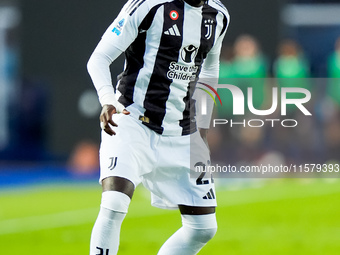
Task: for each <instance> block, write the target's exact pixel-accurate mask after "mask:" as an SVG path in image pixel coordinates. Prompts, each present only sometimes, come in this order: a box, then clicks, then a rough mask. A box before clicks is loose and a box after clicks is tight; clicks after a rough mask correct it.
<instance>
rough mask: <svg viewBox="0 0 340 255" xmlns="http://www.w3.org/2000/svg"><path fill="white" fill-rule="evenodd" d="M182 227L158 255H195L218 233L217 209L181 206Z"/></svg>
mask: <svg viewBox="0 0 340 255" xmlns="http://www.w3.org/2000/svg"><path fill="white" fill-rule="evenodd" d="M179 210H180V212H181V215H182V227H181V228H180V229H179V230H178V231H177V232H176V233H174V234H173V235H172V236H171V237H170V238H169V239H168V240H167V241H166V242H165V243H164V244H163V246H162V247H161V249H160V250H159V252H158V255H194V254H197V253H198V252H199V251H200V250H201V249H202V248H203V246H204V245H205V244H206V243H207V242H208V241H209V240H210V239H211V238H213V236H214V235H215V233H216V230H217V223H216V216H215V207H193V206H185V205H179Z"/></svg>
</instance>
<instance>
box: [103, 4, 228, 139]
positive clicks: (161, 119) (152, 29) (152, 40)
mask: <svg viewBox="0 0 340 255" xmlns="http://www.w3.org/2000/svg"><path fill="white" fill-rule="evenodd" d="M228 22H229V15H228V12H227V10H226V9H225V7H224V6H223V4H221V2H219V1H218V0H209V1H207V2H206V3H205V4H204V5H203V6H201V7H193V6H191V5H189V4H187V3H185V2H184V1H182V0H170V1H169V0H166V1H164V0H161V1H160V0H130V1H128V2H127V3H126V4H125V6H124V8H123V9H122V11H121V13H120V14H119V15H118V17H117V18H116V20H115V21H114V22H113V23H112V25H111V26H110V27H109V29H108V30H107V31H106V32H105V34H104V36H103V38H104V37H110V39H111V40H112V43H113V45H115V47H116V48H118V49H120V50H121V51H125V57H126V62H125V69H124V73H123V76H122V78H121V79H120V81H119V84H118V87H117V88H118V91H117V93H118V94H119V99H118V101H119V102H120V103H122V104H123V105H124V106H125V107H126V108H127V109H128V110H129V111H130V112H131V114H133V115H135V116H140V120H142V121H143V124H145V125H146V126H148V127H149V128H151V129H153V130H154V131H155V132H157V133H159V134H163V135H187V134H190V133H192V132H194V131H195V130H196V126H195V125H194V113H193V112H192V111H193V109H194V108H195V106H194V103H195V102H194V100H193V99H192V94H193V91H194V89H195V85H196V82H197V79H198V77H199V74H200V73H201V71H202V68H204V64H203V63H204V61H205V59H206V58H209V55H214V54H215V55H216V54H218V55H219V52H220V48H221V44H222V39H223V37H224V34H225V31H226V28H227V25H228ZM202 64H203V65H202ZM217 74H218V70H217ZM216 78H217V77H216Z"/></svg>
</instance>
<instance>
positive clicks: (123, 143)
mask: <svg viewBox="0 0 340 255" xmlns="http://www.w3.org/2000/svg"><path fill="white" fill-rule="evenodd" d="M228 23H229V14H228V12H227V10H226V9H225V7H224V6H223V4H222V3H221V2H220V1H219V0H208V1H201V0H184V1H183V0H129V1H128V2H127V3H126V4H125V5H124V7H123V9H122V10H121V12H120V13H119V15H118V17H117V18H116V19H115V20H114V22H113V23H112V24H111V25H110V26H109V28H108V29H107V30H106V32H105V33H104V35H103V37H102V39H101V41H100V42H99V44H98V46H97V47H96V49H95V50H94V52H93V54H92V55H91V57H90V60H89V62H88V71H89V73H90V76H91V78H92V81H93V83H94V86H95V88H96V90H97V92H98V97H99V101H100V103H101V105H102V112H101V114H100V122H101V123H100V124H101V128H102V141H101V147H100V183H101V184H102V187H103V193H102V201H101V208H100V212H99V215H98V218H97V220H96V223H95V225H94V227H93V230H92V235H91V244H90V255H98V254H103V255H114V254H116V253H117V251H118V247H119V235H120V227H121V224H122V221H123V219H124V217H125V215H126V213H127V211H128V207H129V204H130V201H131V198H132V195H133V192H134V190H135V187H136V186H137V185H138V184H140V183H143V185H144V186H145V187H146V188H147V189H149V190H150V191H151V195H152V204H153V205H154V206H157V207H160V208H179V210H180V212H181V216H182V224H183V225H182V227H181V228H180V229H179V230H178V231H177V232H176V233H174V234H173V235H172V236H171V237H170V238H169V239H168V240H167V241H166V242H165V243H164V245H163V246H162V247H161V248H160V250H159V253H158V254H159V255H166V254H174V255H175V254H176V255H180V254H184V255H191V254H197V253H198V252H199V251H200V249H201V248H202V247H203V246H204V245H205V244H206V243H207V242H208V241H209V240H210V239H211V238H212V237H213V236H214V235H215V232H216V230H217V223H216V216H215V207H216V197H215V188H214V183H213V181H212V180H211V179H207V178H206V176H204V174H200V175H199V176H198V178H190V172H193V168H194V166H197V165H207V164H208V163H209V149H208V147H207V145H206V143H205V142H204V140H205V139H206V133H207V129H208V127H209V124H210V118H211V112H212V107H213V104H212V102H211V101H212V100H211V101H208V102H207V106H206V109H205V110H206V112H207V114H205V115H200V118H198V119H197V120H196V118H195V114H194V113H193V111H194V110H195V100H194V99H193V92H194V90H195V87H196V83H197V81H198V78H199V77H200V79H201V78H206V79H209V81H216V80H217V78H218V72H219V55H220V49H221V45H222V40H223V38H224V35H225V33H226V30H227V26H228ZM123 52H125V58H126V61H125V68H124V72H123V74H122V75H121V77H120V80H119V81H118V84H117V89H116V90H115V89H114V87H113V85H112V81H111V74H110V69H109V66H110V64H111V63H112V62H113V61H114V60H115V59H116V58H117V57H118V56H119V55H120V54H121V53H123ZM212 83H214V82H212ZM200 91H202V90H200ZM196 97H199V96H197V95H196ZM198 129H200V132H199V131H198ZM200 134H201V135H200ZM202 137H203V139H202ZM191 147H195V148H198V150H196V152H193V150H190V148H191ZM190 159H191V160H190ZM190 169H191V170H190Z"/></svg>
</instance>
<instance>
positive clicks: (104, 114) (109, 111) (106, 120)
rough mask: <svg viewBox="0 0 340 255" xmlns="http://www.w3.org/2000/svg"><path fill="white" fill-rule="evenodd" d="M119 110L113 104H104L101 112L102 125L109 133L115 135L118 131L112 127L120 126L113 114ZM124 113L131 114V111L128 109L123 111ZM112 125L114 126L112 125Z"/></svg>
mask: <svg viewBox="0 0 340 255" xmlns="http://www.w3.org/2000/svg"><path fill="white" fill-rule="evenodd" d="M116 113H117V110H116V107H114V106H113V105H111V104H105V105H103V108H102V111H101V113H100V117H99V120H100V126H101V128H102V129H103V130H104V131H105V132H106V133H107V134H109V135H115V134H116V132H115V131H113V129H112V127H118V125H117V124H116V123H115V122H114V121H113V120H112V115H113V114H116ZM122 113H123V114H125V115H129V114H130V112H129V111H128V110H126V109H124V110H123V111H122ZM111 126H112V127H111Z"/></svg>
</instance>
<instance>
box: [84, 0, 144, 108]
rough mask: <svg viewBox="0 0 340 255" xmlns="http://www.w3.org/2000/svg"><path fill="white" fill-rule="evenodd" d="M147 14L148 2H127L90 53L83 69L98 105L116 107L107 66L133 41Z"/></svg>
mask: <svg viewBox="0 0 340 255" xmlns="http://www.w3.org/2000/svg"><path fill="white" fill-rule="evenodd" d="M148 11H149V6H148V1H145V0H139V1H134V0H130V1H128V2H127V3H126V4H125V5H124V7H123V8H122V10H121V11H120V13H119V15H118V16H117V18H116V19H115V20H114V21H113V22H112V24H111V25H110V26H109V27H108V28H107V30H106V31H105V33H104V34H103V36H102V38H101V40H100V42H99V43H98V45H97V47H96V48H95V50H94V51H93V53H92V55H91V57H90V59H89V61H88V63H87V69H88V72H89V74H90V76H91V79H92V82H93V84H94V86H95V88H96V90H97V93H98V97H99V101H100V103H101V105H104V104H112V105H114V106H116V104H117V100H116V98H115V93H114V88H113V86H112V80H111V73H110V68H109V67H110V65H111V63H112V62H113V61H114V60H115V59H116V58H117V57H118V56H119V55H120V54H121V53H123V52H124V51H125V50H126V49H127V48H128V47H129V45H130V44H131V43H132V42H133V41H134V40H135V39H136V37H137V35H138V33H139V31H138V30H139V25H140V23H141V22H142V20H143V18H144V17H145V16H146V15H147V13H148Z"/></svg>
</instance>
